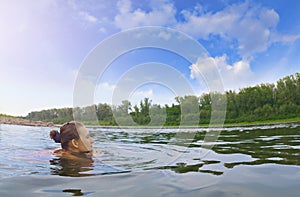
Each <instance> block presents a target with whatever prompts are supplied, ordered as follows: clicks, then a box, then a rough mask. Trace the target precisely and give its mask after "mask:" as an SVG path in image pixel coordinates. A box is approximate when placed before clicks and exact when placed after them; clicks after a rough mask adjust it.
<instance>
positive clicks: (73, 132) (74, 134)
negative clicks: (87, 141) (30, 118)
mask: <svg viewBox="0 0 300 197" xmlns="http://www.w3.org/2000/svg"><path fill="white" fill-rule="evenodd" d="M82 126H83V124H81V123H80V122H75V121H72V122H68V123H65V124H64V125H62V126H61V127H60V132H58V131H57V130H52V131H50V138H51V139H53V140H54V141H55V142H56V143H60V144H61V147H62V148H63V149H65V150H67V149H68V147H69V142H70V141H71V140H73V139H75V140H78V139H79V138H80V137H79V133H78V131H77V128H78V127H82Z"/></svg>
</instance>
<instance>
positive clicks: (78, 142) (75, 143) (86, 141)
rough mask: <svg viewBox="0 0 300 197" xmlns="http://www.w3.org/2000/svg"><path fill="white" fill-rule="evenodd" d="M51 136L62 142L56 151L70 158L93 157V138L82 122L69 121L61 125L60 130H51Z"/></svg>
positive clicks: (57, 141)
mask: <svg viewBox="0 0 300 197" xmlns="http://www.w3.org/2000/svg"><path fill="white" fill-rule="evenodd" d="M50 138H51V139H53V140H54V141H55V142H56V143H60V144H61V149H58V150H55V151H54V153H56V154H58V155H61V156H66V157H69V158H76V157H78V158H91V156H92V152H93V143H94V140H93V138H91V137H90V134H89V131H88V130H87V129H86V128H85V127H84V125H83V124H82V123H80V122H75V121H72V122H68V123H65V124H64V125H63V126H61V127H60V132H58V131H56V130H52V131H50Z"/></svg>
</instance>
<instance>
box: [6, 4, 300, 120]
mask: <svg viewBox="0 0 300 197" xmlns="http://www.w3.org/2000/svg"><path fill="white" fill-rule="evenodd" d="M299 10H300V4H299V3H298V1H296V0H290V1H284V0H276V1H274V0H265V1H258V0H257V1H255V0H248V1H247V0H246V1H236V0H234V1H233V0H215V1H210V0H190V1H182V0H145V1H133V0H110V1H107V0H94V1H73V0H69V1H58V0H57V1H56V0H41V1H34V0H24V1H16V0H4V1H1V3H0V29H1V31H0V43H1V45H0V68H1V72H0V86H1V103H0V113H5V114H11V115H27V113H29V112H30V111H35V110H42V109H49V108H59V107H72V105H73V90H74V84H75V80H76V77H77V74H78V71H79V69H80V67H81V64H82V62H83V61H84V59H85V57H87V56H88V54H89V52H90V51H91V50H92V49H93V48H94V47H96V46H97V45H98V44H99V43H100V42H101V41H103V40H104V39H107V38H109V37H110V36H112V35H113V34H116V33H119V32H122V31H124V30H127V29H128V28H134V27H142V26H161V27H168V28H172V29H175V30H177V31H180V32H183V33H185V34H187V35H189V36H191V37H192V38H193V39H195V40H197V41H198V42H199V44H201V45H202V46H203V47H204V48H205V49H206V50H207V52H208V53H209V54H210V56H211V58H212V59H213V60H214V61H215V63H216V65H217V66H218V69H219V72H220V75H221V76H222V79H223V84H224V88H225V89H226V90H228V89H234V90H238V89H239V88H242V87H246V86H251V85H256V84H259V83H267V82H275V81H277V80H278V79H279V78H281V77H283V76H286V75H290V74H293V73H295V72H300V56H299V53H298V51H299V50H300V22H299V18H300V12H299ZM151 61H155V62H161V63H163V64H167V65H170V66H172V67H174V68H175V69H177V70H178V72H180V73H182V75H183V76H184V77H186V78H187V80H188V81H189V83H190V84H192V86H193V88H194V90H195V93H196V94H201V92H203V91H205V90H206V89H205V85H203V84H199V83H198V82H196V80H195V78H196V77H197V71H196V70H195V68H197V66H196V65H194V66H192V65H193V64H194V63H190V62H188V61H186V60H184V59H182V58H180V57H178V56H177V55H175V54H172V53H170V52H166V51H161V50H154V49H141V50H137V51H133V52H132V53H128V54H124V55H123V56H122V57H120V58H118V59H117V60H116V61H115V62H114V63H112V65H111V66H110V67H109V69H108V70H107V72H106V73H105V75H104V76H103V77H102V78H101V79H99V82H98V84H97V87H96V91H95V98H94V100H95V103H98V102H108V103H109V102H110V101H111V95H112V93H113V91H114V88H115V86H116V84H117V81H118V79H119V78H120V77H121V76H122V75H124V73H126V72H127V71H128V69H130V68H131V67H134V66H136V65H139V64H142V63H147V62H151ZM198 74H199V73H198ZM131 96H132V100H133V101H134V100H135V101H137V100H138V99H140V98H143V97H150V98H151V99H152V100H153V102H157V103H164V102H165V103H167V102H174V97H175V96H176V93H174V92H172V91H171V90H170V89H168V87H163V86H158V85H157V84H145V85H144V86H141V87H137V88H136V89H135V91H134V92H132V94H131Z"/></svg>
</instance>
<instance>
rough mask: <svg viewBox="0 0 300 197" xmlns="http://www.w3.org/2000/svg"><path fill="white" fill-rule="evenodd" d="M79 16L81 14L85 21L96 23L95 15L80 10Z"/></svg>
mask: <svg viewBox="0 0 300 197" xmlns="http://www.w3.org/2000/svg"><path fill="white" fill-rule="evenodd" d="M79 16H81V17H82V18H83V19H84V20H85V21H87V22H90V23H96V22H97V21H98V19H97V18H96V17H95V16H92V15H91V14H90V13H88V12H83V11H80V12H79Z"/></svg>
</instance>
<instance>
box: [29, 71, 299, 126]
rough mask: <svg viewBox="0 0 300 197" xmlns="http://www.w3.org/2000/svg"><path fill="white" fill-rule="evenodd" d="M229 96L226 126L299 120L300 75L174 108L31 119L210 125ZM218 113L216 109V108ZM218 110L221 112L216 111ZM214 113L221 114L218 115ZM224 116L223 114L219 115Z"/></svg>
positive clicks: (57, 112)
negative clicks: (229, 124)
mask: <svg viewBox="0 0 300 197" xmlns="http://www.w3.org/2000/svg"><path fill="white" fill-rule="evenodd" d="M225 96H226V100H227V109H226V120H225V123H238V122H253V121H264V120H278V119H287V118H296V117H300V73H296V74H294V75H291V76H287V77H284V78H282V79H280V80H278V81H277V83H276V84H269V83H267V84H260V85H257V86H254V87H247V88H243V89H241V90H240V91H239V92H235V91H227V92H226V93H225V94H219V93H210V94H209V93H207V94H203V95H202V96H200V97H197V96H194V95H187V96H183V97H176V98H175V101H176V102H175V103H174V104H172V105H164V106H161V105H158V104H152V103H151V100H150V99H149V98H145V99H144V100H142V101H141V102H140V103H139V105H134V106H132V105H131V103H130V102H129V101H127V100H126V101H122V104H120V105H118V106H111V105H108V104H106V103H104V104H103V103H100V104H98V105H92V106H87V107H83V108H74V109H72V108H61V109H50V110H43V111H38V112H31V113H29V114H28V116H27V117H26V118H27V119H30V120H42V121H47V122H54V123H56V124H62V123H64V122H67V121H71V120H73V119H74V116H75V119H76V120H81V121H83V122H84V123H86V124H98V123H100V125H165V126H171V125H174V126H175V125H180V124H182V122H183V123H184V124H186V125H197V124H208V123H210V118H211V113H212V106H215V105H216V104H215V105H213V102H218V99H217V98H220V99H219V100H222V99H221V98H224V97H225ZM214 110H215V109H214ZM217 110H218V109H217ZM214 113H216V114H218V112H215V111H214ZM220 113H221V112H220Z"/></svg>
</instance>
